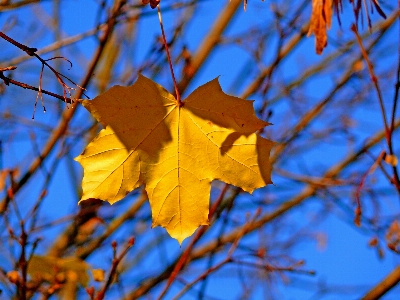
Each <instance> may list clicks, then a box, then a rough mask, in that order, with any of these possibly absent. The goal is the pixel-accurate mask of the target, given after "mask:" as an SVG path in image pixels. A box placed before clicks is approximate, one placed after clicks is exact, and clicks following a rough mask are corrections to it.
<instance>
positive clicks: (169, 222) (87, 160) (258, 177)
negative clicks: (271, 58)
mask: <svg viewBox="0 0 400 300" xmlns="http://www.w3.org/2000/svg"><path fill="white" fill-rule="evenodd" d="M82 104H83V105H84V106H85V107H86V108H87V109H88V110H89V111H90V112H91V113H92V115H93V116H94V117H95V118H96V119H97V120H99V121H100V122H102V123H103V124H104V125H105V126H106V128H105V129H103V130H102V131H101V132H100V133H99V135H98V136H97V137H96V138H95V139H94V140H93V141H92V142H91V143H90V144H89V145H88V146H87V147H86V149H85V150H84V151H83V153H82V154H81V155H80V156H78V157H77V158H76V160H77V161H78V162H80V164H81V165H82V166H83V168H84V178H83V181H82V187H83V196H82V199H81V201H82V200H85V199H89V198H98V199H102V200H106V201H108V202H110V203H111V204H112V203H114V202H116V201H118V200H120V199H122V198H123V197H125V195H126V194H128V193H129V192H131V191H132V190H133V189H135V188H137V187H138V186H140V185H141V184H144V185H145V189H146V192H147V194H148V197H149V200H150V205H151V209H152V217H153V227H154V226H158V225H159V226H162V227H165V228H166V229H167V231H168V233H169V234H170V235H171V236H172V237H173V238H175V239H177V240H178V241H179V243H182V241H183V240H184V239H185V238H186V237H188V236H190V235H191V234H192V233H193V232H194V231H195V230H196V228H198V227H199V226H201V225H208V207H209V194H210V187H211V182H212V181H213V180H214V179H218V180H221V181H224V182H226V183H229V184H232V185H235V186H238V187H241V188H242V189H243V190H244V191H247V192H250V193H251V192H252V191H253V190H254V189H257V188H260V187H263V186H265V185H267V184H269V183H271V164H270V162H269V155H270V150H271V148H272V146H273V145H274V143H273V142H271V141H269V140H267V139H264V138H262V137H261V136H259V135H257V134H255V132H256V131H257V130H259V129H261V128H263V127H264V126H266V125H268V123H267V122H264V121H261V120H260V119H258V118H257V117H256V116H255V114H254V110H253V105H252V101H248V100H243V99H240V98H236V97H233V96H229V95H227V94H225V93H224V92H223V91H222V89H221V87H220V85H219V83H218V80H217V79H215V80H213V81H211V82H209V83H207V84H205V85H203V86H201V87H199V88H197V89H196V90H195V91H194V92H193V93H192V94H191V95H190V96H189V97H188V98H187V99H186V100H185V101H183V102H181V103H178V102H177V100H176V99H175V97H174V96H172V95H171V94H169V93H168V92H167V91H166V90H165V89H164V88H163V87H162V86H160V85H158V84H156V83H154V82H153V81H151V80H150V79H147V78H146V77H144V76H141V75H139V78H138V80H137V81H136V82H135V84H133V85H132V86H129V87H121V86H114V87H112V88H111V89H110V90H108V91H107V92H105V93H104V94H102V95H100V96H98V97H96V98H95V99H94V100H91V101H88V100H83V101H82Z"/></svg>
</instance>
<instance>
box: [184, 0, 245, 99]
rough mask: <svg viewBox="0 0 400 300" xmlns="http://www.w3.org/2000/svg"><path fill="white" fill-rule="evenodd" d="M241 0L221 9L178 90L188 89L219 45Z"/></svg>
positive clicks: (236, 0) (233, 0) (235, 0)
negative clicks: (188, 73)
mask: <svg viewBox="0 0 400 300" xmlns="http://www.w3.org/2000/svg"><path fill="white" fill-rule="evenodd" d="M241 2H242V0H232V1H231V2H230V3H228V4H227V5H226V6H224V7H223V8H222V11H221V13H220V14H219V16H218V17H217V18H216V21H215V23H214V24H213V26H212V27H211V29H210V30H209V32H208V35H207V36H206V37H205V38H204V39H203V41H202V42H201V43H200V45H201V46H200V47H199V48H198V49H197V51H196V53H195V54H194V55H193V57H192V61H191V72H190V76H188V75H187V74H186V75H185V76H184V77H183V78H182V80H181V81H180V82H179V84H178V90H179V91H180V92H181V93H183V91H184V90H185V89H186V88H187V87H188V85H189V83H190V82H191V80H192V79H193V78H194V76H195V75H196V74H197V72H198V71H199V69H200V68H201V66H203V65H204V62H205V61H206V59H207V58H208V57H209V55H210V54H211V52H212V50H213V49H214V48H215V46H216V45H217V44H218V43H219V41H220V39H221V34H222V33H223V32H224V31H225V29H226V27H227V26H228V25H229V23H230V22H231V21H232V18H233V16H234V15H235V13H236V12H237V11H238V8H239V7H240V4H241Z"/></svg>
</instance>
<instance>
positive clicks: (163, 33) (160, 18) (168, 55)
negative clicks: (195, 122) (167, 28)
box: [157, 4, 182, 106]
mask: <svg viewBox="0 0 400 300" xmlns="http://www.w3.org/2000/svg"><path fill="white" fill-rule="evenodd" d="M157 10H158V19H159V21H160V27H161V32H162V37H163V43H164V47H165V51H166V52H167V57H168V63H169V69H170V71H171V75H172V80H173V82H174V87H175V94H176V101H177V105H178V106H181V105H182V102H181V95H180V93H179V90H178V84H177V83H176V79H175V74H174V68H173V67H172V61H171V55H170V54H169V48H168V44H167V39H166V38H165V32H164V25H163V22H162V17H161V8H160V4H158V5H157Z"/></svg>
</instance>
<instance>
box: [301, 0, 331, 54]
mask: <svg viewBox="0 0 400 300" xmlns="http://www.w3.org/2000/svg"><path fill="white" fill-rule="evenodd" d="M332 1H333V0H312V14H311V19H310V28H309V30H308V33H307V36H310V35H311V34H312V33H314V35H315V49H316V52H317V54H321V53H322V51H323V50H324V48H325V47H326V45H328V35H327V34H326V31H327V29H330V28H331V25H332V4H333V2H332Z"/></svg>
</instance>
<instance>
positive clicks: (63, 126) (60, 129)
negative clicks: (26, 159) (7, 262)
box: [0, 0, 125, 215]
mask: <svg viewBox="0 0 400 300" xmlns="http://www.w3.org/2000/svg"><path fill="white" fill-rule="evenodd" d="M124 4H125V1H124V0H121V1H117V2H116V4H115V9H114V13H113V14H112V15H111V17H110V18H109V19H108V22H107V27H106V29H105V30H104V32H103V35H102V36H101V38H100V41H99V46H98V48H97V50H96V53H95V54H94V56H93V59H92V61H91V63H90V64H89V66H88V68H87V72H86V75H85V77H84V79H83V80H82V83H81V84H80V86H81V87H82V89H84V88H85V87H86V86H87V85H88V84H89V82H90V80H91V79H92V78H93V72H94V70H95V68H96V66H97V64H98V62H99V60H100V57H101V55H102V53H103V50H104V47H105V45H106V43H107V41H108V39H109V37H110V36H111V33H112V32H113V30H114V26H115V25H116V17H117V15H118V13H119V11H120V9H121V8H122V6H123V5H124ZM82 94H83V90H78V91H77V93H76V95H75V96H74V98H76V99H79V98H81V96H82ZM77 107H78V106H77V105H72V106H71V107H70V108H69V109H67V110H65V111H64V113H63V116H62V119H61V121H60V122H59V124H58V125H57V127H56V128H55V129H54V131H53V133H52V135H51V136H50V137H49V139H48V140H47V143H46V145H45V146H44V148H43V150H42V152H41V154H40V155H39V156H38V157H37V158H36V159H34V160H33V162H32V163H31V165H30V166H29V168H28V170H27V171H26V172H25V173H24V174H23V175H22V176H21V177H20V179H19V180H18V181H17V182H16V183H15V185H14V187H13V191H12V192H13V193H14V194H16V193H17V192H18V191H19V190H20V189H21V188H22V187H23V186H24V185H25V183H26V182H27V181H28V180H29V179H30V178H31V177H32V175H33V174H35V172H36V171H37V170H38V168H39V167H40V166H41V164H42V163H43V161H44V160H45V159H46V157H47V156H48V155H49V154H50V153H51V152H52V150H53V148H54V146H55V145H56V144H57V142H58V141H59V139H60V138H61V137H62V136H63V135H64V133H65V131H66V130H67V128H68V125H69V122H70V121H71V119H72V117H73V116H74V114H75V111H76V109H77ZM8 202H9V200H8V196H6V197H5V199H3V201H2V202H1V203H0V215H1V214H3V213H4V212H5V210H6V208H7V203H8Z"/></svg>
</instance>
